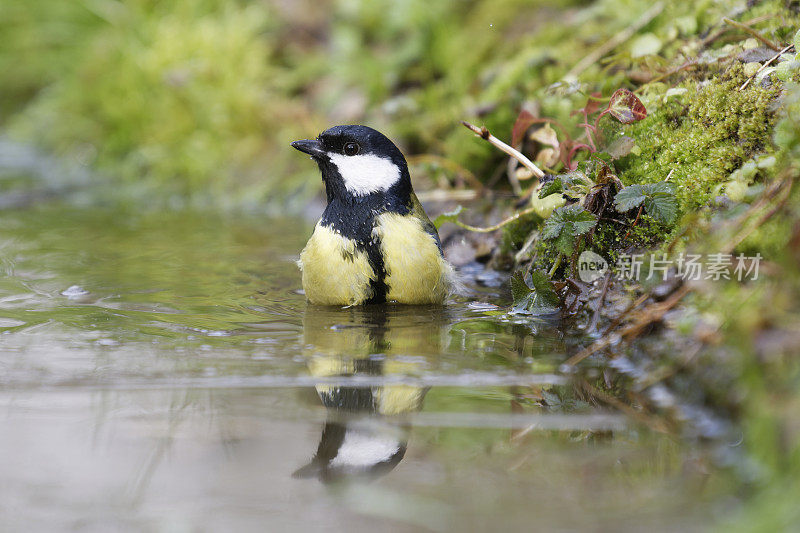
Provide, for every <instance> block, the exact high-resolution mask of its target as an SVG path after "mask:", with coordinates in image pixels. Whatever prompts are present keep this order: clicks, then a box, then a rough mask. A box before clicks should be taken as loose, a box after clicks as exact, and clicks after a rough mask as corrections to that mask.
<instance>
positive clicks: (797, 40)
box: [792, 30, 800, 54]
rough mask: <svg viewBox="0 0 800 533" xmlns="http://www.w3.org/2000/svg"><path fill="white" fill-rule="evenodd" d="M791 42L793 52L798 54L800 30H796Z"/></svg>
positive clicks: (799, 49) (799, 52)
mask: <svg viewBox="0 0 800 533" xmlns="http://www.w3.org/2000/svg"><path fill="white" fill-rule="evenodd" d="M792 42H793V43H794V51H795V52H797V53H798V54H800V30H797V33H795V34H794V39H793V40H792Z"/></svg>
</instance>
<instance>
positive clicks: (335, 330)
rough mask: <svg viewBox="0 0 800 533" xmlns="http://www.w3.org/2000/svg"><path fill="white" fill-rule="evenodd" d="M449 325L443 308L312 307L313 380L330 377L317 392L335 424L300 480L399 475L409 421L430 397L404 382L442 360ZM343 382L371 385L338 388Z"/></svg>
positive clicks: (307, 328) (309, 348)
mask: <svg viewBox="0 0 800 533" xmlns="http://www.w3.org/2000/svg"><path fill="white" fill-rule="evenodd" d="M449 323H450V320H449V317H448V314H447V311H446V309H445V308H443V307H441V306H401V305H391V304H385V305H369V306H360V307H350V308H343V309H342V308H331V307H320V306H313V305H309V306H308V308H307V310H306V314H305V317H304V321H303V330H304V341H305V355H306V361H307V365H308V369H309V371H310V372H311V374H312V375H313V376H316V377H320V378H326V381H325V382H324V383H320V384H319V385H317V386H316V392H317V395H318V396H319V398H320V400H321V401H322V404H323V405H324V406H325V408H326V410H327V420H326V422H325V425H324V427H323V429H322V435H321V438H320V441H319V445H318V446H317V451H316V453H315V454H314V457H313V458H312V459H311V462H309V463H308V464H307V465H305V466H303V467H302V468H300V469H298V470H297V471H295V472H294V474H293V475H294V477H296V478H314V477H316V478H318V479H319V480H321V481H322V482H325V483H328V482H332V481H338V480H343V479H352V478H371V477H377V476H380V475H383V474H386V473H388V472H389V471H391V470H392V469H394V468H395V467H396V466H397V465H398V463H399V462H400V461H401V460H402V459H403V456H404V455H405V453H406V448H407V445H408V439H409V435H410V432H411V426H410V423H409V420H408V416H407V415H409V414H412V413H415V412H417V411H419V410H420V409H421V408H422V401H423V399H424V397H425V394H426V392H427V388H426V387H420V386H414V385H409V384H404V383H398V381H401V380H402V377H403V376H410V377H413V376H415V375H419V374H420V373H421V372H422V371H423V370H424V366H425V363H426V361H429V360H430V358H432V357H435V356H438V355H439V354H440V353H441V350H442V346H444V343H445V342H446V337H447V330H448V327H447V326H448V324H449ZM393 376H394V377H396V378H397V379H392V377H393ZM337 377H341V378H345V379H344V380H343V382H344V381H347V380H352V379H353V378H356V379H358V378H363V379H365V380H368V381H369V383H366V384H365V385H363V386H355V385H354V384H352V383H349V384H348V383H343V384H342V385H338V384H336V383H335V378H337ZM330 380H334V382H333V383H331V381H330Z"/></svg>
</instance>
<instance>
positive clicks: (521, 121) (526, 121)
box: [511, 109, 536, 146]
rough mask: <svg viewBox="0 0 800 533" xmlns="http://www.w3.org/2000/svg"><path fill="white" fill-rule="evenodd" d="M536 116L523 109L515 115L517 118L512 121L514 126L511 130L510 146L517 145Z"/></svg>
mask: <svg viewBox="0 0 800 533" xmlns="http://www.w3.org/2000/svg"><path fill="white" fill-rule="evenodd" d="M535 122H536V117H534V116H533V114H532V113H531V112H530V111H526V110H525V109H523V110H522V111H520V112H519V115H517V120H516V121H515V122H514V128H513V129H512V130H511V146H519V143H521V142H522V139H523V137H525V132H526V131H528V128H530V127H531V126H532V125H533V124H534V123H535Z"/></svg>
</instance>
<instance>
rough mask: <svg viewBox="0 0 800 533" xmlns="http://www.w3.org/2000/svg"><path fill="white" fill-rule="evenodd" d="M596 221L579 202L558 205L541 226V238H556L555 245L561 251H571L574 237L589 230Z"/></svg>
mask: <svg viewBox="0 0 800 533" xmlns="http://www.w3.org/2000/svg"><path fill="white" fill-rule="evenodd" d="M596 223H597V219H596V218H595V216H594V215H593V214H591V213H590V212H588V211H587V210H585V209H584V208H583V206H581V205H580V204H572V205H567V206H564V207H559V208H558V209H556V210H555V211H553V214H552V215H550V218H548V219H547V220H546V221H545V223H544V227H543V228H542V238H543V239H546V240H553V239H555V240H556V247H557V248H558V249H559V250H560V251H561V252H563V253H565V254H569V253H572V247H573V245H574V243H575V238H576V237H578V236H580V235H583V234H584V233H586V232H588V231H589V230H591V229H592V228H593V227H594V225H595V224H596Z"/></svg>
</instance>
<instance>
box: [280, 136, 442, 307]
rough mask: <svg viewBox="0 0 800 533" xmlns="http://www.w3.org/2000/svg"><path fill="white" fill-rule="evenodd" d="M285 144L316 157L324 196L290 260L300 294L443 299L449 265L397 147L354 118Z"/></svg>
mask: <svg viewBox="0 0 800 533" xmlns="http://www.w3.org/2000/svg"><path fill="white" fill-rule="evenodd" d="M292 146H293V147H294V148H296V149H298V150H300V151H301V152H305V153H306V154H308V155H310V156H311V158H312V159H313V160H314V161H316V162H317V165H319V169H320V171H321V172H322V181H323V182H324V183H325V193H326V195H327V199H328V206H327V207H326V209H325V211H324V213H323V214H322V218H321V219H320V220H319V222H318V223H317V225H316V227H315V228H314V233H313V234H312V235H311V238H310V239H309V241H308V244H306V247H305V248H304V249H303V251H302V253H301V254H300V260H299V261H298V265H299V266H300V270H301V271H302V277H303V289H304V290H305V294H306V298H307V299H308V300H309V301H310V302H311V303H314V304H320V305H359V304H369V303H383V302H398V303H404V304H431V303H433V304H439V303H442V302H444V300H445V299H446V298H447V297H448V295H449V294H450V293H451V291H452V290H453V287H454V282H455V275H454V271H453V267H452V266H451V265H450V263H448V262H447V261H446V260H445V259H444V256H443V254H442V246H441V242H440V240H439V234H438V233H437V231H436V227H435V226H434V225H433V224H432V223H431V221H430V219H429V218H428V216H427V215H426V214H425V211H424V210H423V208H422V205H421V204H420V203H419V200H417V197H416V195H415V194H414V191H413V189H412V188H411V177H410V175H409V172H408V165H407V164H406V160H405V158H404V157H403V154H402V153H401V152H400V150H399V149H398V148H397V146H395V145H394V143H392V141H390V140H389V139H388V138H387V137H386V136H385V135H383V134H382V133H380V132H379V131H376V130H374V129H372V128H369V127H367V126H355V125H349V126H335V127H333V128H330V129H328V130H326V131H324V132H322V133H321V134H320V135H319V136H318V137H317V138H316V139H307V140H302V141H294V142H293V143H292Z"/></svg>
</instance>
